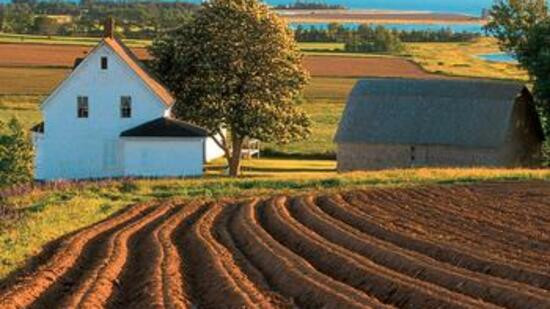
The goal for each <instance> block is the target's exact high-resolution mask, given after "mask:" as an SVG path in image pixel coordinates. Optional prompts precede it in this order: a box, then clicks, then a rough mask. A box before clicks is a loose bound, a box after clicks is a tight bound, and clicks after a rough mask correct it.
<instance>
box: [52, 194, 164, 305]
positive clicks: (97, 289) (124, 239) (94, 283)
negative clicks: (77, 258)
mask: <svg viewBox="0 0 550 309" xmlns="http://www.w3.org/2000/svg"><path fill="white" fill-rule="evenodd" d="M172 207H173V205H170V204H162V205H160V206H159V207H157V208H156V209H155V210H153V211H152V212H151V213H149V214H147V215H146V216H145V217H143V218H142V219H141V220H138V221H136V222H133V223H131V224H128V225H126V226H125V227H124V228H122V229H120V230H118V231H117V232H115V233H114V234H113V235H111V237H110V238H109V239H108V241H107V243H106V245H105V247H104V248H103V250H104V252H106V254H105V258H103V259H101V260H99V261H98V264H97V265H94V267H93V268H91V269H88V270H87V271H86V272H85V274H84V276H83V277H82V278H80V280H79V282H77V286H76V288H75V289H74V290H73V291H72V293H71V294H70V295H68V296H67V297H66V298H65V299H63V301H62V302H61V303H59V304H58V306H60V307H65V308H90V307H104V306H105V304H106V301H107V299H108V298H109V297H110V295H111V294H112V292H113V289H114V288H118V280H117V279H118V278H119V275H120V273H121V272H122V269H123V267H124V265H125V263H126V261H127V258H128V253H129V252H128V251H129V248H128V241H129V239H130V237H131V236H132V235H134V234H135V233H137V232H138V231H140V230H141V229H142V228H144V227H146V226H147V225H149V224H151V223H153V222H155V220H157V219H158V218H160V217H162V216H163V215H164V214H165V213H167V212H168V211H170V209H171V208H172Z"/></svg>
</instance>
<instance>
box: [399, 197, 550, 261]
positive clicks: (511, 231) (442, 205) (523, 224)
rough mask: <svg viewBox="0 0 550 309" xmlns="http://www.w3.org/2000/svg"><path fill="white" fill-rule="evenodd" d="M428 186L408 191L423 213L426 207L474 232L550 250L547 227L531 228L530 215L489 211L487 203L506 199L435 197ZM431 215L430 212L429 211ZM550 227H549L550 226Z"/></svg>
mask: <svg viewBox="0 0 550 309" xmlns="http://www.w3.org/2000/svg"><path fill="white" fill-rule="evenodd" d="M428 192H429V191H428V190H427V189H415V188H411V189H409V190H408V191H407V195H406V197H407V198H406V200H407V201H409V200H411V201H414V202H415V204H417V205H419V207H422V210H421V212H424V210H425V209H426V208H427V210H428V211H429V210H431V211H433V213H434V214H436V215H437V216H438V217H439V216H442V217H447V218H453V219H457V222H456V223H457V224H461V225H463V226H469V228H471V229H472V230H473V232H474V233H476V231H479V230H482V232H484V233H486V234H488V235H498V234H500V235H501V238H502V239H504V240H506V241H508V242H510V240H518V239H519V240H520V241H519V243H521V244H522V245H523V247H522V248H523V249H525V248H529V249H532V248H538V249H539V250H544V251H547V250H550V242H548V241H549V240H550V235H548V233H545V231H544V230H545V229H533V228H530V225H529V223H530V222H529V221H528V220H527V219H528V218H527V217H526V216H521V217H519V218H513V217H511V216H503V215H502V213H494V212H489V213H487V209H486V207H485V206H486V205H488V204H493V203H505V199H499V200H496V201H495V200H494V199H491V200H490V201H487V198H486V197H482V198H480V199H479V200H478V201H476V202H475V203H476V204H475V206H477V207H474V204H473V203H474V202H471V201H467V199H466V200H464V199H461V200H459V201H456V200H454V199H453V197H452V196H450V197H444V196H436V197H434V196H433V195H432V194H429V193H428ZM426 214H427V215H428V213H426ZM501 218H506V219H507V220H503V219H501ZM549 229H550V228H549Z"/></svg>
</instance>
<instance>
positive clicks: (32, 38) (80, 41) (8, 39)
mask: <svg viewBox="0 0 550 309" xmlns="http://www.w3.org/2000/svg"><path fill="white" fill-rule="evenodd" d="M99 40H100V38H93V37H70V36H46V35H30V34H11V33H0V43H35V44H62V45H85V46H94V45H96V44H97V43H98V42H99ZM123 41H124V43H126V45H128V46H130V47H145V46H148V45H150V44H151V41H150V40H135V39H124V40H123Z"/></svg>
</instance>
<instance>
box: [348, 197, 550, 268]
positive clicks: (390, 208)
mask: <svg viewBox="0 0 550 309" xmlns="http://www.w3.org/2000/svg"><path fill="white" fill-rule="evenodd" d="M403 192H405V191H404V190H396V191H395V192H394V193H390V192H389V191H384V193H385V194H383V198H382V199H379V198H375V199H372V198H370V199H369V198H365V197H364V195H363V194H362V193H361V192H359V193H357V192H354V193H353V194H346V195H345V199H346V200H347V201H348V202H349V203H351V204H353V205H355V206H358V207H359V208H362V209H364V210H365V211H368V212H369V213H371V214H373V215H374V214H375V213H380V214H384V215H385V216H387V217H390V218H396V219H399V218H403V217H405V216H404V215H405V214H410V215H408V216H406V218H407V222H404V224H405V228H407V227H411V226H421V227H423V228H424V229H425V233H426V234H433V233H439V234H443V235H444V236H446V237H451V240H452V242H453V243H457V242H461V243H463V244H468V245H469V246H471V247H474V246H475V247H477V248H478V249H482V250H484V251H486V250H488V249H491V250H492V251H494V252H496V253H499V255H503V256H504V257H507V259H514V260H517V261H518V262H520V263H523V262H528V263H529V264H536V263H537V262H539V261H541V260H540V258H541V255H540V254H538V255H537V254H535V251H533V250H529V251H526V249H531V248H533V246H536V247H537V248H540V250H544V248H545V247H548V244H545V242H540V241H537V240H536V239H532V238H529V237H528V236H525V235H523V234H519V233H511V232H507V231H504V230H502V229H499V228H498V227H497V226H495V225H494V224H482V223H481V222H476V221H473V220H466V219H464V218H463V217H462V216H460V215H456V214H455V215H453V214H452V212H451V211H446V212H443V211H440V210H439V209H437V207H436V206H433V207H432V205H434V204H445V205H446V204H448V202H447V201H438V202H429V200H427V199H419V198H418V196H416V195H415V194H414V193H413V191H412V190H408V191H406V193H403ZM481 240H483V241H481ZM516 240H519V241H516ZM503 244H505V245H504V246H503ZM525 266H526V265H525Z"/></svg>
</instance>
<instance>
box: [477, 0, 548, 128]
mask: <svg viewBox="0 0 550 309" xmlns="http://www.w3.org/2000/svg"><path fill="white" fill-rule="evenodd" d="M490 17H491V21H490V22H489V23H488V24H487V25H486V26H485V30H486V31H487V32H488V33H489V34H491V35H493V36H495V37H496V38H497V39H498V41H499V44H500V47H501V49H502V50H503V51H506V52H508V53H512V54H514V55H515V56H516V57H517V59H518V61H519V63H520V65H521V66H522V67H523V68H525V69H526V70H527V72H528V73H529V76H530V78H531V80H532V82H533V90H534V93H535V96H536V99H537V107H538V109H539V111H540V112H541V116H542V119H543V124H544V126H545V130H546V133H547V134H550V18H549V16H548V7H547V4H546V0H497V1H495V3H494V4H493V7H492V9H491V13H490Z"/></svg>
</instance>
